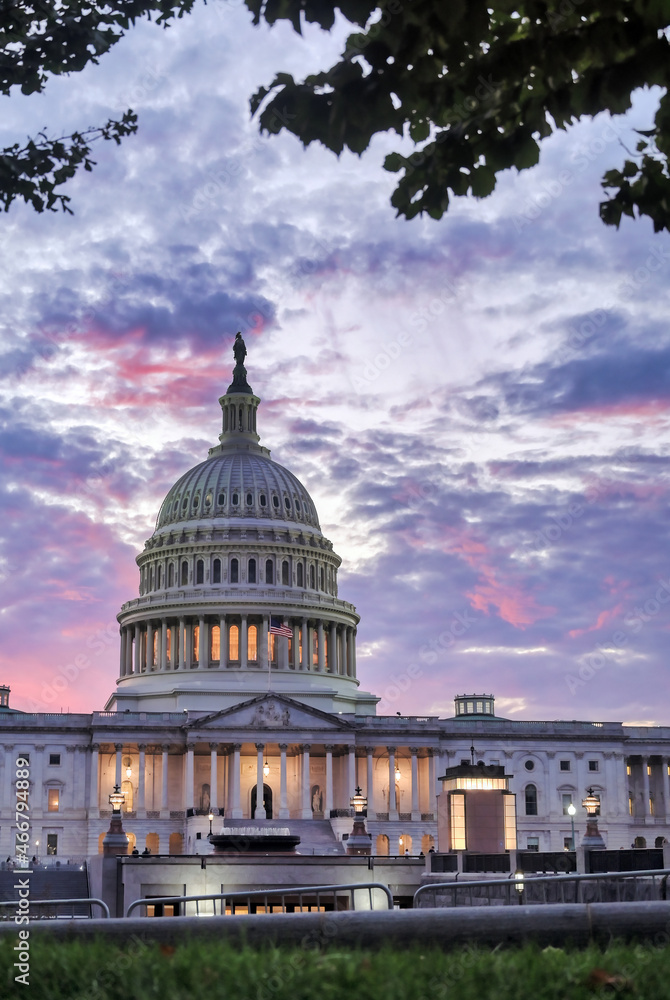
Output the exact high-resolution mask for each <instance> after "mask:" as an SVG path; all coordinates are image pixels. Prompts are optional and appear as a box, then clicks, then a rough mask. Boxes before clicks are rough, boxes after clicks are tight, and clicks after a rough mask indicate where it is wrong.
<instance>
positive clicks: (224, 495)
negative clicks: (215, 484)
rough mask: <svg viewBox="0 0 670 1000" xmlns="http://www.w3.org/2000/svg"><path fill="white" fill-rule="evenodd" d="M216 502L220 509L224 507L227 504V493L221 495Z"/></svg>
mask: <svg viewBox="0 0 670 1000" xmlns="http://www.w3.org/2000/svg"><path fill="white" fill-rule="evenodd" d="M216 501H217V503H218V505H219V507H223V506H224V504H225V502H226V494H225V493H219V495H218V497H217V498H216Z"/></svg>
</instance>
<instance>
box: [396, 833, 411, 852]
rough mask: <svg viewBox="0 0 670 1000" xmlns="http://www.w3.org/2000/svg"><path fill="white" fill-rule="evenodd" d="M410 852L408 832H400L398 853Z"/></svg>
mask: <svg viewBox="0 0 670 1000" xmlns="http://www.w3.org/2000/svg"><path fill="white" fill-rule="evenodd" d="M411 853H412V838H411V837H410V835H409V834H408V833H401V834H400V836H399V837H398V854H411Z"/></svg>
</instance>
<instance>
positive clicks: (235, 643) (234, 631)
mask: <svg viewBox="0 0 670 1000" xmlns="http://www.w3.org/2000/svg"><path fill="white" fill-rule="evenodd" d="M228 650H229V655H230V659H231V660H239V658H240V629H239V626H237V625H231V626H230V631H229V633H228Z"/></svg>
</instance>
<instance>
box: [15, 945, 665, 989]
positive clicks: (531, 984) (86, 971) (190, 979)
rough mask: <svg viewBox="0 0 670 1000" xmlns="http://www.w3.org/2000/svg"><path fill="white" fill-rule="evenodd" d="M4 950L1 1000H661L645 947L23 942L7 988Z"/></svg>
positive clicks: (660, 968) (659, 950)
mask: <svg viewBox="0 0 670 1000" xmlns="http://www.w3.org/2000/svg"><path fill="white" fill-rule="evenodd" d="M15 944H16V940H15V939H14V937H9V938H3V939H2V941H0V997H2V998H3V1000H9V998H14V997H17V998H18V997H21V998H28V997H35V998H39V1000H149V998H156V1000H217V998H219V997H222V998H223V997H225V998H229V997H230V998H234V1000H330V998H337V1000H340V998H342V1000H344V998H347V1000H442V998H449V1000H489V998H491V1000H493V998H495V1000H582V998H583V1000H587V998H588V1000H593V998H594V997H599V996H600V997H604V996H617V995H618V996H620V997H622V998H626V997H629V996H630V997H631V998H634V1000H664V998H666V997H667V998H668V1000H670V947H667V946H662V947H656V946H654V945H647V944H645V945H622V944H618V943H616V942H615V943H613V944H611V945H610V946H609V947H608V948H607V949H604V950H603V949H599V948H596V947H594V946H592V947H589V948H587V949H584V950H573V949H567V948H566V949H565V950H564V949H563V948H545V949H541V948H538V947H536V946H532V945H529V946H525V947H523V948H497V949H493V950H491V949H483V948H472V949H470V948H459V949H453V950H449V951H439V950H436V949H433V948H422V947H420V946H412V947H409V948H406V949H398V948H395V949H390V948H388V949H384V950H381V951H363V950H361V951H356V950H350V949H343V948H338V947H337V945H336V944H330V945H329V946H328V948H327V949H325V950H319V949H315V948H293V947H291V948H289V947H286V948H284V947H282V948H270V947H268V948H265V949H251V948H248V947H245V948H239V947H238V948H233V947H230V946H227V945H224V944H221V945H217V944H212V943H211V942H195V943H184V944H182V945H177V946H175V947H172V946H166V945H163V946H161V945H157V944H150V945H146V944H143V943H142V942H140V941H132V940H130V941H128V943H127V945H126V946H124V947H119V946H117V945H110V944H107V943H105V942H104V941H95V942H77V941H73V942H70V941H67V942H58V941H49V940H47V939H45V938H43V937H40V938H39V939H38V938H37V936H33V938H32V940H31V943H30V953H31V958H30V984H29V986H27V987H26V986H25V985H23V984H21V983H16V982H15V981H14V975H15V974H17V973H18V970H15V969H13V963H14V961H15V960H16V953H15V952H14V951H13V948H14V945H15Z"/></svg>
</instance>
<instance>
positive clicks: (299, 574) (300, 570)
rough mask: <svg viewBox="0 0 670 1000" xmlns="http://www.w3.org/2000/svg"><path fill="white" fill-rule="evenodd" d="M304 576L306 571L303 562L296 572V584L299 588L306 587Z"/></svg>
mask: <svg viewBox="0 0 670 1000" xmlns="http://www.w3.org/2000/svg"><path fill="white" fill-rule="evenodd" d="M304 575H305V571H304V569H303V565H302V563H301V562H299V563H298V566H297V571H296V583H297V585H298V587H304V586H305V580H304Z"/></svg>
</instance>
